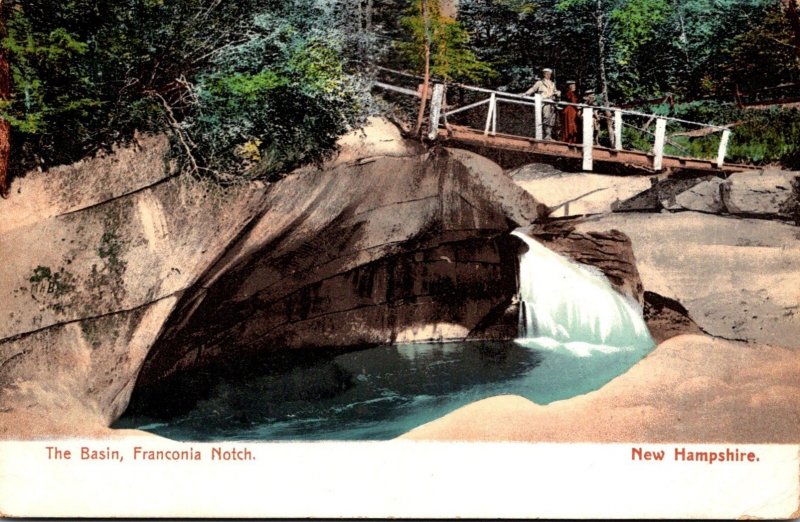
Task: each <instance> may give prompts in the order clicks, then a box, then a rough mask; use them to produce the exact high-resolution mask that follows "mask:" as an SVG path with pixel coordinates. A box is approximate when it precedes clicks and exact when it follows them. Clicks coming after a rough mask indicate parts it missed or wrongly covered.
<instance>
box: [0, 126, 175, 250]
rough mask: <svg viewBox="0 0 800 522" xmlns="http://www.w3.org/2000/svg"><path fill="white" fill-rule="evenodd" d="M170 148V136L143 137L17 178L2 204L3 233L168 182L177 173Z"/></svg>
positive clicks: (0, 224) (0, 222)
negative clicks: (169, 159) (130, 143)
mask: <svg viewBox="0 0 800 522" xmlns="http://www.w3.org/2000/svg"><path fill="white" fill-rule="evenodd" d="M168 151H169V140H168V139H167V137H166V136H163V135H158V136H140V137H137V138H136V140H135V145H131V146H128V147H116V148H115V149H114V152H113V153H112V154H105V153H99V154H98V155H97V156H96V157H94V158H87V159H84V160H82V161H79V162H78V163H74V164H72V165H64V166H61V167H56V168H53V169H50V170H48V171H47V172H29V173H28V174H26V175H25V176H24V177H21V178H16V179H14V180H13V182H12V185H11V188H10V191H11V193H12V194H13V196H12V197H10V198H8V199H6V200H3V201H2V204H1V205H0V234H5V233H6V232H8V231H9V230H12V229H15V228H19V227H22V226H25V225H28V224H31V223H36V222H39V221H42V220H44V219H46V218H49V217H53V216H57V215H63V214H67V213H68V212H75V211H77V210H80V209H82V208H86V207H90V206H92V205H96V204H98V203H102V202H104V201H109V200H112V199H114V198H118V197H120V196H124V195H125V194H130V193H132V192H135V191H137V190H142V189H144V188H146V187H149V186H152V185H154V184H156V183H159V182H163V181H164V180H165V179H166V178H168V177H170V176H172V175H174V172H173V169H172V167H171V165H170V164H169V163H168V161H167V159H166V158H167V152H168Z"/></svg>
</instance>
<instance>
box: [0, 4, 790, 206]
mask: <svg viewBox="0 0 800 522" xmlns="http://www.w3.org/2000/svg"><path fill="white" fill-rule="evenodd" d="M440 1H441V0H384V1H380V0H339V1H335V0H292V1H284V0H237V1H236V2H232V1H223V0H113V1H112V0H95V1H90V0H66V1H63V0H59V1H56V0H2V3H0V191H2V192H5V189H6V186H7V181H8V179H10V178H11V177H13V176H17V175H21V174H22V173H24V172H25V171H26V170H29V169H31V168H40V169H46V168H48V167H50V166H53V165H58V164H63V163H69V162H72V161H76V160H78V159H80V158H82V157H84V156H86V155H91V154H94V153H97V152H98V151H100V150H104V149H110V148H111V147H112V146H113V145H114V144H117V143H121V142H128V141H130V140H132V139H135V137H136V135H137V133H141V132H160V131H166V132H168V133H169V134H170V136H171V137H172V142H173V151H174V155H175V158H176V159H177V160H178V163H179V165H180V168H181V170H182V171H184V172H187V173H190V174H192V175H195V176H200V177H205V178H208V179H212V180H214V181H216V182H219V183H222V184H228V183H234V182H238V181H240V180H248V179H256V178H262V179H274V178H275V177H278V176H281V175H282V174H284V173H286V172H288V171H290V170H291V169H293V168H295V167H297V166H299V165H301V164H304V163H309V162H319V161H321V160H322V159H324V158H325V157H326V156H327V155H328V154H330V153H331V152H332V151H333V150H334V148H335V143H336V139H337V138H338V137H339V136H340V135H341V134H343V133H345V132H347V131H348V130H350V129H352V128H355V127H358V126H359V125H361V124H362V123H363V122H364V121H365V119H366V117H367V116H369V115H371V114H374V113H376V112H386V111H388V110H390V108H389V107H387V105H386V103H385V101H384V100H382V99H381V98H380V97H379V96H378V94H379V93H378V92H377V91H375V92H373V90H372V89H371V87H372V85H373V83H374V81H375V78H376V75H377V74H379V71H380V69H379V67H380V66H384V65H390V66H391V67H392V68H394V69H403V70H405V71H408V72H413V73H418V74H423V73H424V72H425V71H426V69H427V70H428V72H429V73H430V75H431V77H432V78H434V79H439V80H446V81H451V82H454V81H462V82H469V83H472V84H476V85H481V86H484V87H489V88H493V89H499V90H506V91H510V92H520V91H522V90H525V89H526V88H528V87H530V85H531V84H532V82H533V80H534V78H535V77H536V76H537V75H538V73H539V71H540V70H541V68H542V67H551V68H553V69H555V70H556V71H557V75H558V76H557V81H558V82H559V83H561V82H563V81H564V80H566V79H567V78H566V76H569V78H570V79H573V80H575V81H577V82H578V84H579V85H580V86H581V90H585V89H587V88H594V89H596V90H597V92H599V93H601V101H602V103H608V104H610V105H614V106H636V107H638V108H640V109H646V110H647V111H649V112H655V113H658V114H669V115H673V116H677V117H681V118H686V119H691V120H695V121H702V122H707V123H714V124H720V125H725V124H732V123H735V124H736V127H735V128H734V134H733V140H732V143H731V146H730V148H729V159H730V160H733V161H745V162H751V163H781V164H783V165H784V166H787V167H791V168H800V110H798V109H797V108H793V107H792V103H791V102H792V101H793V100H796V101H800V16H799V15H798V11H800V5H799V4H800V0H460V2H458V15H457V17H455V18H453V17H451V16H449V15H450V12H449V11H448V9H446V7H447V6H442V5H440ZM559 86H560V87H561V85H559ZM766 100H773V101H776V102H775V103H772V102H770V103H766V102H765V101H766ZM712 147H713V144H712Z"/></svg>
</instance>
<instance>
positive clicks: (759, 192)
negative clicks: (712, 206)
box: [721, 170, 800, 220]
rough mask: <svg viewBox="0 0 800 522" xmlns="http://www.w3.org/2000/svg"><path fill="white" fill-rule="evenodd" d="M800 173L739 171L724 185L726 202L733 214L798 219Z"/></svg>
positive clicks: (726, 207)
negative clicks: (799, 181)
mask: <svg viewBox="0 0 800 522" xmlns="http://www.w3.org/2000/svg"><path fill="white" fill-rule="evenodd" d="M798 177H800V174H798V173H797V172H787V171H781V170H764V171H760V172H737V173H735V174H731V176H730V177H729V178H728V179H727V180H726V181H725V183H724V184H722V187H721V188H722V201H723V202H724V205H725V209H726V210H727V211H728V212H729V213H731V214H737V215H744V216H753V217H759V216H762V217H775V218H781V219H787V220H788V219H792V220H793V219H795V217H796V216H797V207H798V204H800V203H799V202H800V200H798V193H797V184H798Z"/></svg>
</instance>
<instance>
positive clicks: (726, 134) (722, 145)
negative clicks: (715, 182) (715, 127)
mask: <svg viewBox="0 0 800 522" xmlns="http://www.w3.org/2000/svg"><path fill="white" fill-rule="evenodd" d="M730 138H731V131H729V130H728V129H725V130H724V131H722V138H720V140H719V152H718V153H717V167H718V168H722V166H723V165H724V164H725V154H726V153H727V152H728V140H729V139H730Z"/></svg>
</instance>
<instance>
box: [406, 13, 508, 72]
mask: <svg viewBox="0 0 800 522" xmlns="http://www.w3.org/2000/svg"><path fill="white" fill-rule="evenodd" d="M423 2H425V3H426V4H427V10H426V9H425V8H424V6H423ZM402 25H403V27H405V29H406V30H407V31H408V33H409V35H410V40H409V41H400V42H398V44H397V45H398V48H399V49H400V51H401V53H402V55H403V56H404V57H405V59H406V60H407V61H408V62H409V63H410V64H411V65H412V67H413V68H414V69H415V70H417V71H418V72H421V71H422V69H423V68H424V64H425V51H424V49H425V46H426V45H428V46H430V63H431V75H433V76H435V77H438V78H442V79H444V80H460V81H473V82H475V81H481V80H483V79H485V78H488V77H491V76H493V74H494V71H493V70H492V68H491V67H490V66H489V64H487V63H485V62H483V61H481V60H480V59H478V57H477V55H476V54H475V52H474V51H473V50H472V49H470V48H469V46H468V44H469V41H470V37H469V33H467V32H466V31H465V30H464V28H463V27H462V26H461V24H460V23H458V22H457V21H456V20H454V19H452V18H450V17H448V16H445V15H443V14H442V12H441V8H440V7H439V1H438V0H415V1H414V2H413V5H412V7H411V8H410V9H409V11H408V13H407V16H405V17H404V18H403V19H402Z"/></svg>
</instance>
